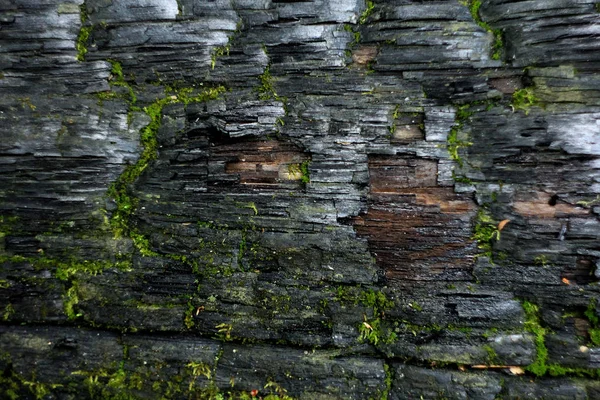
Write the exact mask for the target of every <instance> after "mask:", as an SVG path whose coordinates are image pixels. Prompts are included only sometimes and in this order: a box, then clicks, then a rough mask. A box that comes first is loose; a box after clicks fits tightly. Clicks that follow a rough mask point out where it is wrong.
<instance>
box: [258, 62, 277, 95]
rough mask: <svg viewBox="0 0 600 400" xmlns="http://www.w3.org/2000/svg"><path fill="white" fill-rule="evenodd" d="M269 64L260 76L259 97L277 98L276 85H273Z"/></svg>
mask: <svg viewBox="0 0 600 400" xmlns="http://www.w3.org/2000/svg"><path fill="white" fill-rule="evenodd" d="M269 69H270V68H269V66H267V67H266V68H265V70H264V72H263V73H262V74H261V75H260V76H259V77H258V80H259V81H260V86H258V88H257V89H256V90H257V92H258V98H259V99H261V100H270V99H277V98H278V96H277V93H276V92H275V86H274V85H273V77H272V76H271V72H270V71H269Z"/></svg>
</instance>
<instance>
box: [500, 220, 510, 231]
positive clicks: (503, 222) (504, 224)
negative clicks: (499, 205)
mask: <svg viewBox="0 0 600 400" xmlns="http://www.w3.org/2000/svg"><path fill="white" fill-rule="evenodd" d="M509 222H510V219H503V220H502V221H500V223H499V224H498V230H499V231H501V230H502V229H504V227H505V226H506V224H508V223H509Z"/></svg>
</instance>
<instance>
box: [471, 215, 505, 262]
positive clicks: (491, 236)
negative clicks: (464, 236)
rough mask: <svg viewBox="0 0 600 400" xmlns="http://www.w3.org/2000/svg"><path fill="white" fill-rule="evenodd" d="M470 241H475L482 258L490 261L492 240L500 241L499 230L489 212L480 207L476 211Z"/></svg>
mask: <svg viewBox="0 0 600 400" xmlns="http://www.w3.org/2000/svg"><path fill="white" fill-rule="evenodd" d="M471 239H473V240H476V241H477V247H478V248H480V249H481V250H483V254H482V255H484V256H486V257H488V258H489V259H490V260H492V256H493V253H492V247H493V243H494V240H500V230H498V225H497V222H496V221H494V219H493V218H492V215H491V214H490V212H489V210H488V209H487V208H485V207H482V208H480V209H479V211H477V217H476V219H475V227H474V228H473V236H471Z"/></svg>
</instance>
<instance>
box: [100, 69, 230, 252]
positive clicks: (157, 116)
mask: <svg viewBox="0 0 600 400" xmlns="http://www.w3.org/2000/svg"><path fill="white" fill-rule="evenodd" d="M115 65H116V64H115ZM113 68H116V69H115V73H116V74H117V76H122V71H120V69H119V68H117V67H114V66H113ZM119 73H120V74H119ZM224 91H225V88H224V87H223V86H219V87H215V88H209V89H205V90H203V91H199V92H198V91H195V90H194V89H193V88H180V89H173V88H168V89H167V93H172V94H170V95H168V96H166V97H164V98H161V99H159V100H156V101H155V102H154V103H152V104H150V105H148V106H147V107H144V112H145V113H146V114H147V115H148V116H149V117H150V123H149V124H148V125H146V126H145V127H144V128H143V129H142V130H141V132H140V142H141V144H142V147H143V150H142V154H141V155H140V157H139V158H138V160H137V162H136V163H135V164H133V165H129V166H127V167H126V168H125V170H124V171H123V173H122V174H121V176H119V178H118V179H117V181H116V182H114V183H113V184H112V185H111V186H110V187H109V189H108V193H107V194H108V196H109V197H111V198H112V199H114V200H115V203H116V205H117V209H116V211H115V212H114V213H113V215H112V218H111V220H110V224H111V227H112V229H113V232H114V234H115V236H116V237H120V236H130V237H131V238H132V239H133V241H134V244H136V246H138V249H139V250H140V252H141V253H142V254H144V255H154V253H153V252H151V250H150V249H149V247H150V246H149V245H147V244H148V242H147V240H144V239H143V237H142V236H141V234H140V233H139V232H136V231H135V230H132V229H130V228H129V219H130V217H131V215H132V213H133V212H134V211H135V209H136V208H137V205H138V199H136V198H135V197H133V196H132V195H131V193H130V190H129V187H130V185H132V184H133V182H135V181H136V180H137V179H138V178H139V176H140V175H141V174H142V173H143V172H144V170H145V169H146V168H147V167H148V165H150V163H151V162H152V161H154V160H155V159H156V158H157V151H158V142H157V140H156V134H157V132H158V129H159V128H160V126H161V123H162V109H163V107H164V106H165V105H167V104H173V103H183V104H184V105H188V104H190V103H199V102H205V101H208V100H214V99H216V98H218V97H219V95H220V94H221V93H223V92H224ZM146 245H147V246H146Z"/></svg>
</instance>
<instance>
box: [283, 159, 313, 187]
mask: <svg viewBox="0 0 600 400" xmlns="http://www.w3.org/2000/svg"><path fill="white" fill-rule="evenodd" d="M309 165H310V160H306V161H304V162H302V163H300V164H290V165H289V166H288V172H289V173H290V175H294V176H297V175H299V176H300V182H302V183H304V184H307V183H309V182H310V171H309V169H308V167H309Z"/></svg>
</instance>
